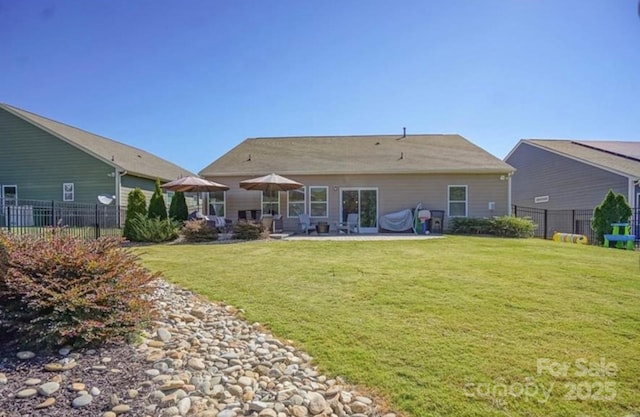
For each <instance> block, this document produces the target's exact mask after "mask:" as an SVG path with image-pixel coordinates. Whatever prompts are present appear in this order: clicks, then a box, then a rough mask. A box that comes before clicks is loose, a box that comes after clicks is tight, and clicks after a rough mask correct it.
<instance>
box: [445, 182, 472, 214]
mask: <svg viewBox="0 0 640 417" xmlns="http://www.w3.org/2000/svg"><path fill="white" fill-rule="evenodd" d="M452 188H464V216H452V215H451V203H462V201H460V200H453V201H452V200H451V189H452ZM447 216H448V217H468V216H469V186H468V185H462V184H461V185H448V186H447Z"/></svg>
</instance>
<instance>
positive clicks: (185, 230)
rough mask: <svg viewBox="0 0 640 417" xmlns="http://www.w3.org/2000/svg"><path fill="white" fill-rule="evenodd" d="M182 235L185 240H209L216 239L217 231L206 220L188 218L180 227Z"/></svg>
mask: <svg viewBox="0 0 640 417" xmlns="http://www.w3.org/2000/svg"><path fill="white" fill-rule="evenodd" d="M181 232H182V236H184V240H186V241H187V242H209V241H212V240H218V231H217V230H216V228H215V227H213V226H211V225H210V224H209V223H208V222H207V221H206V220H204V219H202V220H198V219H194V220H189V221H186V222H185V223H184V226H183V227H182V230H181Z"/></svg>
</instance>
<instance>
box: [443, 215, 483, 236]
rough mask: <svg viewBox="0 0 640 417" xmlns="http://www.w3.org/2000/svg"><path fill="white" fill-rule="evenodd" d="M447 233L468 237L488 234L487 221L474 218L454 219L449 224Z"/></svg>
mask: <svg viewBox="0 0 640 417" xmlns="http://www.w3.org/2000/svg"><path fill="white" fill-rule="evenodd" d="M449 231H450V232H451V233H456V234H462V235H469V234H483V235H486V234H489V233H490V224H489V219H479V218H475V217H454V218H453V219H451V222H450V223H449Z"/></svg>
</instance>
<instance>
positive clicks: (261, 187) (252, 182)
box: [240, 174, 303, 192]
mask: <svg viewBox="0 0 640 417" xmlns="http://www.w3.org/2000/svg"><path fill="white" fill-rule="evenodd" d="M302 186H303V185H302V184H301V183H299V182H297V181H294V180H292V179H289V178H287V177H283V176H281V175H278V174H269V175H265V176H264V177H258V178H251V179H248V180H244V181H240V188H244V189H245V190H258V191H267V192H276V191H289V190H297V189H298V188H302Z"/></svg>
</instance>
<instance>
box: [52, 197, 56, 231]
mask: <svg viewBox="0 0 640 417" xmlns="http://www.w3.org/2000/svg"><path fill="white" fill-rule="evenodd" d="M51 227H56V202H55V201H54V200H51Z"/></svg>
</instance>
